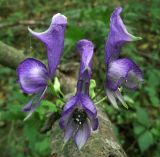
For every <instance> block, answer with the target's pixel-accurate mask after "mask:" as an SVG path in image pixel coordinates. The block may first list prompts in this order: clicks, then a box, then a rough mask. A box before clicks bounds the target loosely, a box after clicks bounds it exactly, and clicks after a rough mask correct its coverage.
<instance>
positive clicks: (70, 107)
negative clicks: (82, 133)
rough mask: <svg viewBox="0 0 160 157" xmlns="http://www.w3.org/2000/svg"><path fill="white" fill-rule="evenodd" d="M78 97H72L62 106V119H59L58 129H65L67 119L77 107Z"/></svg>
mask: <svg viewBox="0 0 160 157" xmlns="http://www.w3.org/2000/svg"><path fill="white" fill-rule="evenodd" d="M78 98H79V97H78V95H76V96H73V97H71V98H70V100H69V101H68V102H67V103H66V104H65V105H64V108H63V112H62V117H61V118H60V122H59V124H60V127H61V128H62V129H64V128H66V126H67V123H68V121H69V119H70V118H71V115H72V113H73V111H74V108H75V107H76V106H77V101H78Z"/></svg>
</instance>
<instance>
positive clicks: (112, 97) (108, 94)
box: [106, 89, 119, 109]
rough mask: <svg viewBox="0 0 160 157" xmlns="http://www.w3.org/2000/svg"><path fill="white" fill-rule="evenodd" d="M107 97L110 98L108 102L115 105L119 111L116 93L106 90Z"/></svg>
mask: <svg viewBox="0 0 160 157" xmlns="http://www.w3.org/2000/svg"><path fill="white" fill-rule="evenodd" d="M106 95H107V97H108V100H109V101H110V103H111V104H112V105H113V107H115V108H116V109H119V107H118V105H117V101H116V97H115V94H114V91H111V90H109V89H107V90H106Z"/></svg>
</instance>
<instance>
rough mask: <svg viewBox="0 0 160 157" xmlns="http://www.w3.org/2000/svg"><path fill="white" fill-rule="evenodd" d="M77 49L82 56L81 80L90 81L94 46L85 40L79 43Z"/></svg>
mask: <svg viewBox="0 0 160 157" xmlns="http://www.w3.org/2000/svg"><path fill="white" fill-rule="evenodd" d="M77 49H78V51H79V53H80V55H81V64H80V74H79V77H80V79H90V77H91V61H92V57H93V50H94V45H93V43H92V42H91V41H89V40H86V39H83V40H80V41H79V42H78V43H77Z"/></svg>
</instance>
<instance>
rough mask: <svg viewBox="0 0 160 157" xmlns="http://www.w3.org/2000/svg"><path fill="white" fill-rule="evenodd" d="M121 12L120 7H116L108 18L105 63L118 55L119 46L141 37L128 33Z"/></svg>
mask: <svg viewBox="0 0 160 157" xmlns="http://www.w3.org/2000/svg"><path fill="white" fill-rule="evenodd" d="M121 12H122V8H120V7H118V8H116V9H115V10H114V12H113V13H112V15H111V18H110V31H109V35H108V38H107V41H106V44H105V57H106V58H105V60H106V64H107V65H108V64H109V62H110V61H112V60H113V59H115V58H117V57H118V56H119V53H120V50H121V47H122V46H123V45H124V44H125V43H127V42H131V41H134V40H140V39H141V38H140V37H135V36H133V35H131V34H130V33H128V31H127V29H126V27H125V25H124V23H123V21H122V19H121V17H120V13H121Z"/></svg>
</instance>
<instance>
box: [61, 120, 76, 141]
mask: <svg viewBox="0 0 160 157" xmlns="http://www.w3.org/2000/svg"><path fill="white" fill-rule="evenodd" d="M75 129H76V126H75V124H74V122H73V121H72V120H71V121H70V122H69V123H68V125H67V127H66V129H65V134H64V143H67V142H68V141H69V139H70V138H71V137H72V136H73V133H74V131H75Z"/></svg>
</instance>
